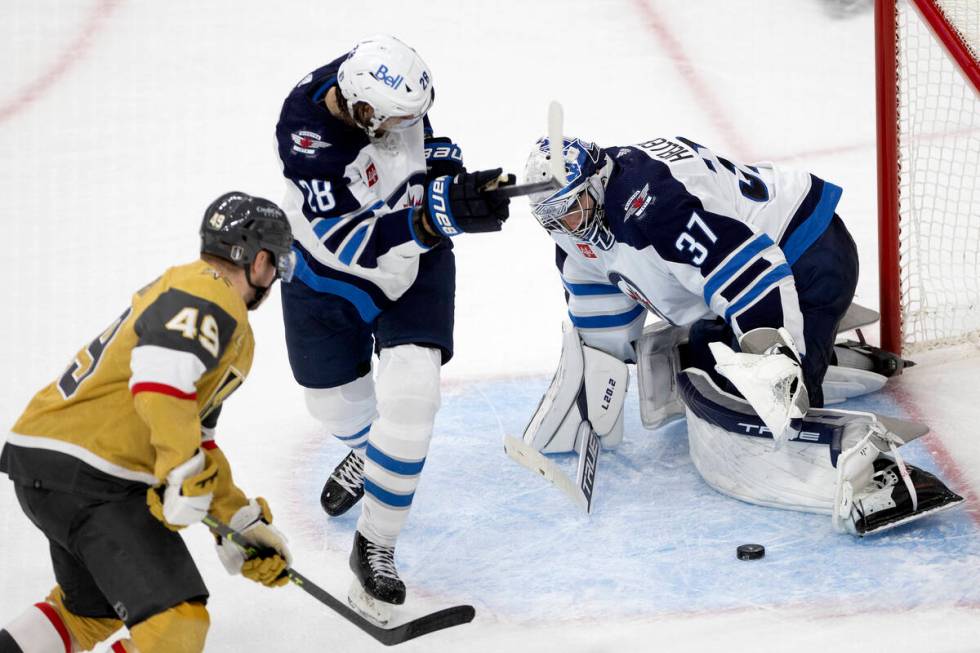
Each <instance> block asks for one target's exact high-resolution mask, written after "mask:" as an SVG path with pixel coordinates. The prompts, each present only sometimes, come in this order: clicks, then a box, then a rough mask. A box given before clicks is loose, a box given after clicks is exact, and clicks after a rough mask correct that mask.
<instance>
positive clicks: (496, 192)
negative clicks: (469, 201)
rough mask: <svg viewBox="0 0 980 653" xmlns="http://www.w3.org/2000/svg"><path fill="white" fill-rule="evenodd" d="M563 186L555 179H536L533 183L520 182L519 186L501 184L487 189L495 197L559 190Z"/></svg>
mask: <svg viewBox="0 0 980 653" xmlns="http://www.w3.org/2000/svg"><path fill="white" fill-rule="evenodd" d="M559 188H561V186H559V185H557V184H556V183H555V182H554V180H548V181H536V182H534V183H532V184H518V185H517V186H500V187H499V188H495V189H493V190H488V191H486V194H487V195H491V196H494V197H520V196H521V195H533V194H534V193H541V192H543V191H546V190H558V189H559Z"/></svg>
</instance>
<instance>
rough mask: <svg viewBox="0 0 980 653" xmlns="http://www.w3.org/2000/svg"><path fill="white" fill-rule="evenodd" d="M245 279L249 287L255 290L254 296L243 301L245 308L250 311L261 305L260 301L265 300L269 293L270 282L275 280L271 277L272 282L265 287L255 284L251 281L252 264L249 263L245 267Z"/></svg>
mask: <svg viewBox="0 0 980 653" xmlns="http://www.w3.org/2000/svg"><path fill="white" fill-rule="evenodd" d="M245 281H247V282H248V285H249V287H251V288H252V290H254V291H255V296H254V297H252V299H251V301H247V302H245V308H247V309H248V310H250V311H254V310H255V309H257V308H258V307H259V306H261V305H262V302H264V301H265V298H266V295H268V294H269V289H270V288H272V284H273V283H275V282H276V280H275V279H273V280H272V283H270V284H269V285H268V286H265V287H263V286H256V285H255V284H254V283H252V266H251V265H249V266H248V267H247V268H245Z"/></svg>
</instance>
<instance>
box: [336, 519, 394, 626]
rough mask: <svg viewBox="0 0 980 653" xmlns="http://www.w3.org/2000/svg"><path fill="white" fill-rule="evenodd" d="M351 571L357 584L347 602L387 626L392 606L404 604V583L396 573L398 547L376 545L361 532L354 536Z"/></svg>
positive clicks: (353, 584)
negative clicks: (396, 551) (396, 549)
mask: <svg viewBox="0 0 980 653" xmlns="http://www.w3.org/2000/svg"><path fill="white" fill-rule="evenodd" d="M350 568H351V571H353V572H354V582H353V583H352V584H351V588H350V592H349V593H348V595H347V600H348V601H349V602H350V604H351V605H352V606H353V607H354V608H355V609H357V610H359V611H360V612H361V613H363V614H364V615H366V616H368V617H370V618H371V619H374V620H375V621H377V622H378V623H380V624H382V625H384V624H386V623H388V620H389V619H391V609H392V606H395V605H401V604H402V603H404V602H405V583H403V582H402V579H401V578H399V577H398V570H396V569H395V547H393V546H382V545H380V544H375V543H374V542H372V541H370V540H369V539H367V538H366V537H364V536H363V535H361V533H360V532H359V531H358V532H356V533H354V548H353V549H352V550H351V552H350Z"/></svg>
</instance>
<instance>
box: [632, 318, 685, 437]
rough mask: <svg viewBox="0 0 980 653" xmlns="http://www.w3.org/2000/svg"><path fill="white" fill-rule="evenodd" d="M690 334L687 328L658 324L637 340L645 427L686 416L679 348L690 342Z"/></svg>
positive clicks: (638, 372)
mask: <svg viewBox="0 0 980 653" xmlns="http://www.w3.org/2000/svg"><path fill="white" fill-rule="evenodd" d="M687 334H688V328H687V327H677V326H673V325H671V324H669V323H667V322H658V323H657V324H652V325H650V326H649V327H647V328H646V329H644V330H643V335H642V336H641V337H640V339H639V340H638V341H637V344H636V355H637V360H636V376H637V379H638V380H637V383H638V385H639V388H640V390H639V393H640V398H639V402H640V420H641V421H642V422H643V426H644V427H645V428H648V429H655V428H658V427H660V426H661V425H663V424H665V423H667V422H669V421H671V420H674V419H679V418H681V417H683V416H684V404H683V402H681V398H680V394H679V392H678V390H677V374H678V373H679V372H680V371H681V362H680V353H679V351H678V348H679V347H680V345H682V344H684V343H685V342H687Z"/></svg>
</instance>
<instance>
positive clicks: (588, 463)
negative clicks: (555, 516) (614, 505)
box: [504, 422, 601, 514]
mask: <svg viewBox="0 0 980 653" xmlns="http://www.w3.org/2000/svg"><path fill="white" fill-rule="evenodd" d="M580 436H581V437H580V438H579V441H580V442H581V444H580V445H579V446H578V447H576V449H577V451H578V466H577V473H576V475H575V480H574V481H573V480H572V479H571V478H570V477H568V476H567V475H566V474H565V472H563V471H562V469H561V467H559V466H558V465H557V464H556V463H555V462H554V461H552V460H550V459H549V458H548V457H547V456H545V455H544V454H542V453H541V452H540V451H538V450H537V449H534V448H532V447H530V446H529V445H528V444H527V443H526V442H524V441H523V440H518V439H517V438H515V437H513V436H510V435H505V436H504V452H505V453H506V454H507V455H508V456H510V457H511V459H513V461H514V462H516V463H517V464H518V465H520V466H521V467H526V468H527V469H529V470H531V471H532V472H536V473H538V474H540V475H541V476H542V477H543V478H544V479H545V480H546V481H548V482H550V483H552V484H553V485H554V486H555V487H557V488H558V489H559V490H561V491H562V492H563V493H564V494H565V496H567V497H568V498H569V499H571V500H572V503H574V504H575V505H576V506H578V507H579V508H581V509H582V510H584V511H585V512H586V513H588V514H591V513H592V491H593V489H594V488H595V476H596V468H597V465H598V462H599V452H600V451H601V446H600V444H599V436H598V435H596V432H595V431H594V430H593V429H592V425H591V424H589V423H588V422H582V433H580Z"/></svg>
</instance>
